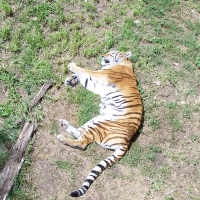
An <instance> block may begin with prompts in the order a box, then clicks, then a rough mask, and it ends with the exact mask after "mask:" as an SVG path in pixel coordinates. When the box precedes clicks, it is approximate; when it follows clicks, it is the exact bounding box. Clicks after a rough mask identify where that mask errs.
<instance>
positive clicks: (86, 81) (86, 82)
mask: <svg viewBox="0 0 200 200" xmlns="http://www.w3.org/2000/svg"><path fill="white" fill-rule="evenodd" d="M87 84H88V78H87V79H86V80H85V88H87Z"/></svg>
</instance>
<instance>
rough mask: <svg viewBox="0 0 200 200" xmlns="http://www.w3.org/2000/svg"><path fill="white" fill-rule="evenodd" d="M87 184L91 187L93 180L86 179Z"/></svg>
mask: <svg viewBox="0 0 200 200" xmlns="http://www.w3.org/2000/svg"><path fill="white" fill-rule="evenodd" d="M85 182H88V183H89V184H90V185H91V184H92V183H93V180H91V179H86V180H85Z"/></svg>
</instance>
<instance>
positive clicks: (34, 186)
mask: <svg viewBox="0 0 200 200" xmlns="http://www.w3.org/2000/svg"><path fill="white" fill-rule="evenodd" d="M168 87H169V86H167V88H162V87H161V88H160V90H159V91H158V96H159V97H160V98H161V101H162V100H163V98H170V97H171V99H173V98H175V96H174V91H173V90H172V89H170V88H168ZM165 89H166V90H167V92H166V93H165V92H164V91H166V90H165ZM48 95H49V96H50V97H51V98H45V99H44V100H43V101H42V102H41V105H40V107H41V109H42V112H43V114H44V122H43V123H42V124H41V126H40V127H39V129H38V131H37V133H36V135H35V137H34V143H33V149H32V152H31V160H32V164H31V166H30V168H28V171H27V173H26V182H27V185H24V186H23V190H25V191H26V192H31V193H32V198H33V199H41V200H47V199H48V200H50V199H58V200H62V199H73V198H71V197H70V196H69V193H70V192H71V191H73V190H76V189H78V188H79V187H80V186H81V185H82V183H83V181H84V180H85V178H86V176H87V175H88V174H89V172H90V171H91V169H92V168H93V167H94V166H95V165H96V164H97V163H98V162H99V161H100V160H102V159H104V158H106V157H107V156H108V155H110V154H111V152H110V151H109V150H106V149H103V148H101V147H100V146H98V145H96V144H95V145H92V146H90V147H89V148H88V149H87V150H86V151H81V150H77V149H72V148H70V147H67V146H64V145H63V144H61V143H60V142H59V141H58V140H57V138H56V135H57V134H60V133H61V134H64V135H66V132H65V131H64V130H63V129H62V127H61V126H60V124H59V120H60V119H61V118H63V119H66V120H67V121H68V122H69V123H70V124H71V125H73V126H75V127H76V121H77V118H76V112H77V108H76V107H75V106H74V105H72V104H68V103H67V100H66V90H65V86H64V85H62V86H61V87H60V88H59V89H56V88H55V87H53V88H51V89H50V90H49V91H48ZM59 97H63V98H59ZM56 99H59V100H58V101H57V100H56ZM163 120H164V119H163ZM193 121H194V124H193V126H191V125H190V124H186V127H188V128H184V131H179V132H177V133H176V136H175V137H176V138H175V141H174V145H173V142H171V143H170V142H167V138H168V137H172V135H171V136H170V135H169V132H170V130H168V129H165V128H164V127H163V128H159V129H157V130H155V131H154V132H152V133H151V134H150V135H149V134H145V132H149V130H147V127H146V126H145V124H144V127H143V132H144V134H140V136H139V137H138V139H137V141H136V142H137V143H138V144H139V145H140V146H142V147H147V146H150V145H160V146H161V147H163V148H166V149H167V148H171V149H174V148H175V149H176V151H177V152H180V153H182V152H183V151H184V152H185V155H186V156H189V154H190V151H191V153H192V155H194V154H195V152H196V154H198V153H200V149H199V147H197V143H196V142H195V143H192V142H191V140H190V133H193V134H194V135H196V136H197V133H198V131H199V128H198V114H197V115H196V116H194V119H193ZM52 122H55V123H56V126H57V127H58V129H57V131H56V134H50V132H51V127H52ZM68 137H70V136H68ZM183 145H185V146H184V150H183ZM166 151H167V150H166ZM126 156H128V155H126ZM56 161H62V162H65V161H67V162H69V163H71V164H72V165H71V167H70V168H69V169H68V168H67V169H66V168H63V169H61V168H59V167H58V166H57V165H56ZM164 164H167V165H168V166H170V170H171V171H169V172H167V173H170V174H169V177H170V178H169V180H168V182H167V183H166V185H164V187H162V189H161V190H156V191H154V190H152V188H151V183H152V181H153V180H151V178H149V177H146V176H145V175H144V173H143V172H142V170H141V169H140V167H134V166H133V167H130V166H128V165H123V164H122V163H116V164H115V165H114V166H113V167H111V168H108V169H106V170H105V171H104V172H103V173H102V174H101V175H100V176H99V177H98V179H97V180H96V181H95V182H94V183H93V184H92V186H91V187H90V189H89V190H88V191H87V193H86V194H85V195H84V196H82V197H80V199H83V200H107V199H109V200H121V199H125V200H138V199H141V200H142V199H153V200H160V199H164V197H166V196H170V195H172V194H173V197H174V198H175V199H184V197H185V196H189V193H190V191H189V190H187V189H186V188H187V186H188V185H189V187H190V188H192V189H191V190H193V192H192V194H195V196H196V197H197V196H198V195H199V190H198V184H199V180H198V177H199V175H198V172H197V171H196V168H195V166H194V165H189V164H187V163H186V162H179V163H177V164H174V163H172V161H171V159H169V158H167V157H166V156H165V155H163V153H162V152H158V153H156V157H155V161H154V162H153V164H152V167H153V168H155V169H159V168H160V167H161V166H163V165H164ZM189 187H188V188H189ZM33 191H34V192H33ZM197 199H198V198H197Z"/></svg>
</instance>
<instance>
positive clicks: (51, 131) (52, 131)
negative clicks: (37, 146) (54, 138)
mask: <svg viewBox="0 0 200 200" xmlns="http://www.w3.org/2000/svg"><path fill="white" fill-rule="evenodd" d="M57 132H58V127H57V125H56V121H55V120H53V121H52V123H51V127H50V132H49V133H50V134H51V135H53V134H56V133H57Z"/></svg>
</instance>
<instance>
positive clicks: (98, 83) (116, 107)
mask: <svg viewBox="0 0 200 200" xmlns="http://www.w3.org/2000/svg"><path fill="white" fill-rule="evenodd" d="M131 55H132V54H131V52H119V51H110V52H108V53H107V54H104V55H102V58H101V65H102V68H101V69H100V70H97V71H92V70H88V69H84V68H81V67H78V66H77V65H76V64H75V63H70V64H69V65H68V69H69V70H70V71H71V72H72V73H73V74H72V75H71V77H69V78H67V79H66V80H65V81H64V84H65V85H67V86H72V87H73V86H75V85H77V84H78V83H80V84H82V85H83V86H84V87H85V88H86V89H88V90H90V91H92V92H93V93H95V94H98V95H100V104H99V115H98V116H96V117H94V118H92V119H90V120H89V121H88V122H86V123H85V124H84V125H82V126H81V127H79V128H74V127H73V126H71V125H70V124H69V123H68V122H67V121H66V120H64V119H61V120H60V124H61V126H62V127H63V128H64V130H65V131H67V132H68V133H69V134H70V135H72V136H74V137H75V138H76V139H69V138H66V137H64V136H63V135H61V134H59V135H57V139H58V140H59V141H60V142H61V143H63V144H64V145H67V146H69V147H72V148H75V149H81V150H85V149H86V147H87V145H89V144H90V143H93V142H96V143H97V144H99V145H100V146H102V147H104V148H107V149H110V150H113V151H114V152H113V154H112V155H111V156H108V157H107V158H105V159H104V160H102V161H101V162H99V163H98V164H97V165H96V166H95V167H94V168H93V169H92V170H91V172H90V173H89V175H88V176H87V178H86V179H85V181H84V183H83V184H82V186H81V187H80V189H78V190H75V191H72V192H71V193H70V196H71V197H80V196H82V195H84V194H85V193H86V192H87V190H88V189H89V187H90V186H91V184H92V183H93V182H94V181H95V179H96V178H97V177H98V176H99V175H100V174H101V173H102V172H103V171H104V170H105V169H106V168H107V167H108V166H111V165H113V164H114V163H116V162H117V161H119V160H120V159H121V158H122V157H123V156H124V155H125V153H126V152H127V150H128V148H129V146H130V143H131V141H132V139H133V137H134V136H135V135H136V133H137V131H138V129H139V127H140V124H141V119H142V113H143V106H142V100H141V95H140V93H139V90H138V88H137V80H136V76H135V74H134V71H133V67H132V63H131V61H130V59H129V58H130V57H131Z"/></svg>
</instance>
